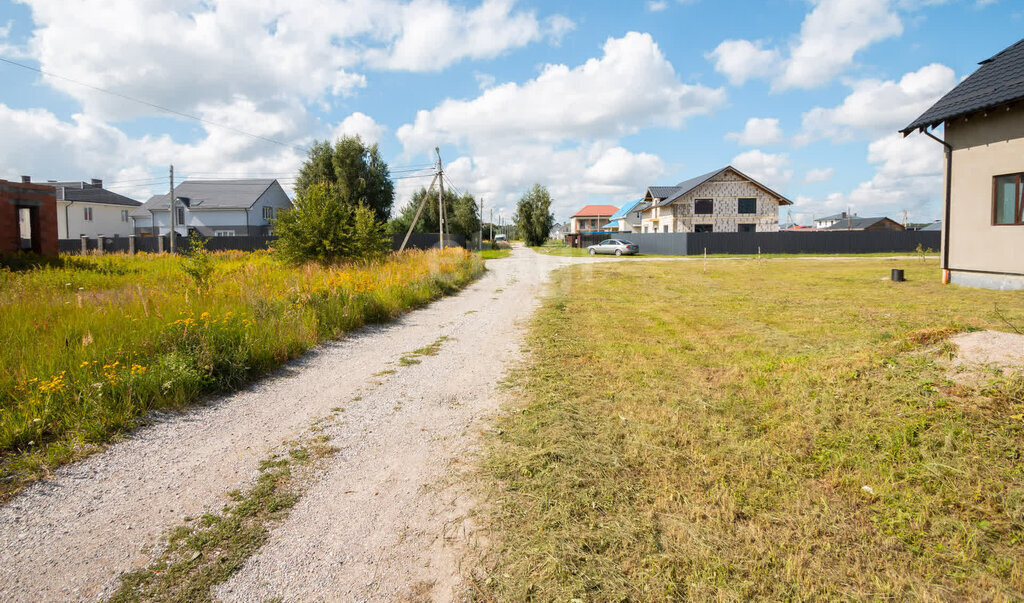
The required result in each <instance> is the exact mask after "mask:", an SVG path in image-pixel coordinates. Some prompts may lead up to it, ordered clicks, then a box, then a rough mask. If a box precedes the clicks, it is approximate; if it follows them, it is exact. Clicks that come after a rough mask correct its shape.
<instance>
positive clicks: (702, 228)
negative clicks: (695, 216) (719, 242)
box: [693, 224, 715, 232]
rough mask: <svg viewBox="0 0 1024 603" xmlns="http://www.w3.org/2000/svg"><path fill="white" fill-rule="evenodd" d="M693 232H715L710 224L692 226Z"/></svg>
mask: <svg viewBox="0 0 1024 603" xmlns="http://www.w3.org/2000/svg"><path fill="white" fill-rule="evenodd" d="M693 232H715V227H714V226H713V225H711V224H694V225H693Z"/></svg>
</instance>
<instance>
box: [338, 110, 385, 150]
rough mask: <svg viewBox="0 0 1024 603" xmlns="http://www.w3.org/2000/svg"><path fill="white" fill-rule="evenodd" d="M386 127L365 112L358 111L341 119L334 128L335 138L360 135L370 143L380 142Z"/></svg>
mask: <svg viewBox="0 0 1024 603" xmlns="http://www.w3.org/2000/svg"><path fill="white" fill-rule="evenodd" d="M385 130H386V128H385V127H384V126H382V125H381V124H379V123H377V122H376V121H374V119H373V118H372V117H370V116H369V115H366V114H365V113H360V112H359V111H356V112H355V113H353V114H352V115H349V116H348V117H346V118H345V119H343V120H342V121H341V123H340V124H338V126H337V127H336V128H335V129H334V135H333V136H332V138H333V139H337V138H341V137H342V136H359V137H361V138H362V139H363V141H365V142H368V143H377V142H380V139H381V136H383V134H384V131H385Z"/></svg>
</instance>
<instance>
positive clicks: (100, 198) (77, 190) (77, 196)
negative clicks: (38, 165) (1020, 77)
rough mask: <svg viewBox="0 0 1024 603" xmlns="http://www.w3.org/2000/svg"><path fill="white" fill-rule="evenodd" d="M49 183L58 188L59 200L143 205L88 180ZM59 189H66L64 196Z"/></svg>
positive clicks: (129, 205) (133, 205)
mask: <svg viewBox="0 0 1024 603" xmlns="http://www.w3.org/2000/svg"><path fill="white" fill-rule="evenodd" d="M47 184H49V185H50V186H52V187H54V188H56V189H58V191H57V199H58V200H64V201H71V202H75V203H105V204H107V205H124V206H125V207H138V206H140V205H142V203H140V202H138V201H136V200H135V199H130V198H128V197H125V196H124V195H119V194H117V193H114V192H111V191H108V190H106V189H104V188H100V187H99V186H97V185H93V184H89V183H87V182H48V183H47ZM59 189H64V196H63V197H62V196H61V193H60V190H59Z"/></svg>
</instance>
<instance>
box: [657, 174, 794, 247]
mask: <svg viewBox="0 0 1024 603" xmlns="http://www.w3.org/2000/svg"><path fill="white" fill-rule="evenodd" d="M792 204H793V202H792V201H790V200H789V199H787V198H785V197H783V196H782V195H780V194H779V193H777V192H775V191H773V190H772V189H770V188H768V187H767V186H765V185H764V184H761V183H760V182H758V181H756V180H754V179H753V178H751V177H749V176H747V175H746V174H744V173H742V172H740V171H739V170H737V169H736V168H734V167H732V166H731V165H730V166H725V167H724V168H721V169H718V170H715V171H713V172H709V173H707V174H704V175H702V176H697V177H696V178H692V179H690V180H686V181H684V182H680V183H679V184H677V185H675V186H651V187H648V189H647V193H646V194H645V195H644V201H643V203H642V204H641V205H639V206H638V207H637V209H638V210H639V211H640V212H641V213H642V220H641V231H642V232H650V233H655V232H659V233H665V232H778V230H779V206H780V205H792Z"/></svg>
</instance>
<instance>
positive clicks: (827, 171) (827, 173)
mask: <svg viewBox="0 0 1024 603" xmlns="http://www.w3.org/2000/svg"><path fill="white" fill-rule="evenodd" d="M833 174H835V169H833V168H817V169H813V170H808V171H807V173H806V174H804V182H806V183H808V184H810V183H814V182H827V181H829V180H831V179H832V175H833Z"/></svg>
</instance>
